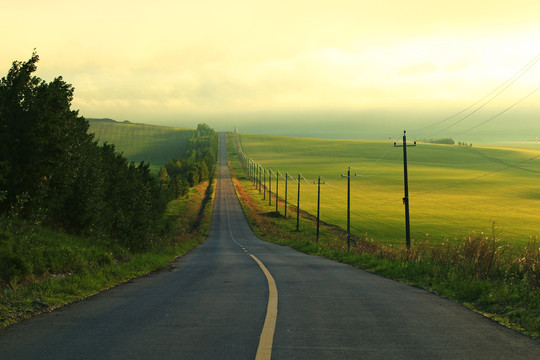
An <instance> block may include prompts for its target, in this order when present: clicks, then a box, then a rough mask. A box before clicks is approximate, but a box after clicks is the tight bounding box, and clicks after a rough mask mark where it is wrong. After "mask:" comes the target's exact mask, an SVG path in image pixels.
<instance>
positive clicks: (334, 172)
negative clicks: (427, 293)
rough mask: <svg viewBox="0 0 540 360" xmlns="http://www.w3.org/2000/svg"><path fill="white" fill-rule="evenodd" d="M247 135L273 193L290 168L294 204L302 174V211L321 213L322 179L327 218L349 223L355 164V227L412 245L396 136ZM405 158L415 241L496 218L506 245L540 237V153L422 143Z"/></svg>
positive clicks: (488, 226)
mask: <svg viewBox="0 0 540 360" xmlns="http://www.w3.org/2000/svg"><path fill="white" fill-rule="evenodd" d="M240 141H241V145H242V150H243V152H244V154H245V155H246V156H247V157H248V158H251V159H252V160H254V161H255V162H257V163H259V164H260V165H261V166H262V167H264V168H266V169H271V170H272V177H273V178H272V191H275V188H276V171H279V174H280V176H279V196H280V197H281V198H284V196H285V179H284V176H285V174H286V173H287V174H288V175H289V176H288V177H287V178H288V181H287V189H288V191H287V200H288V202H289V204H290V205H296V201H297V186H298V185H297V180H296V179H297V178H298V174H301V181H300V187H301V191H300V194H301V199H300V208H301V209H302V210H305V211H308V212H309V213H311V214H313V215H316V213H317V185H316V184H314V182H316V181H317V180H318V177H319V176H321V182H323V183H324V184H322V185H321V200H320V208H321V210H320V212H321V220H322V221H325V222H327V223H331V224H336V225H338V226H340V227H342V228H344V229H346V221H347V217H346V214H347V179H346V178H344V177H342V174H343V175H346V174H347V170H348V167H351V175H353V176H354V175H356V176H354V177H352V178H351V232H352V233H353V234H355V235H363V234H367V237H368V238H373V239H375V240H378V241H381V242H384V243H387V244H396V245H402V244H404V239H405V225H404V222H405V220H404V217H405V216H404V205H403V202H402V199H403V195H404V193H403V191H404V190H403V149H402V148H395V147H394V140H388V141H349V140H321V139H306V138H291V137H274V136H260V135H241V136H240ZM399 144H400V141H399V142H398V145H399ZM407 157H408V165H409V166H408V172H409V198H410V219H411V237H412V240H413V243H414V242H415V241H416V242H419V241H429V242H432V243H435V244H436V243H440V242H442V241H444V240H446V239H448V240H450V241H451V240H453V239H456V238H463V237H465V236H467V235H468V234H470V233H472V232H473V231H474V232H477V233H478V232H486V233H491V231H492V228H493V226H492V225H493V224H495V226H496V228H497V229H496V231H497V235H498V236H499V237H500V238H501V239H502V241H501V242H502V243H513V244H516V245H525V244H527V242H528V241H530V239H531V236H536V235H538V234H540V213H539V211H538V210H539V209H540V150H538V149H534V148H521V149H517V148H516V149H510V148H502V147H497V148H495V147H476V146H475V147H468V146H459V145H437V144H426V143H419V144H417V146H416V147H408V148H407ZM293 178H294V179H293ZM266 181H267V182H266V184H267V185H268V180H266ZM253 190H255V189H254V188H253ZM261 196H262V195H261ZM267 198H268V197H267ZM272 201H274V199H273V200H272ZM280 212H281V213H282V214H283V205H281V206H280ZM288 216H294V214H292V213H291V212H290V213H289V214H288Z"/></svg>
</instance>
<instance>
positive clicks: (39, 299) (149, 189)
mask: <svg viewBox="0 0 540 360" xmlns="http://www.w3.org/2000/svg"><path fill="white" fill-rule="evenodd" d="M38 60H39V58H38V56H37V55H36V54H33V55H32V57H31V59H30V60H28V61H27V62H14V63H13V67H12V68H11V70H10V71H9V73H8V75H7V76H6V77H4V78H2V79H1V80H0V329H1V328H2V327H4V326H6V325H9V324H11V323H14V322H16V321H18V320H20V319H23V318H26V317H30V316H33V315H35V314H37V313H40V312H44V311H49V310H51V309H54V308H56V307H58V306H61V305H64V304H67V303H69V302H72V301H75V300H79V299H82V298H84V297H87V296H89V295H92V294H94V293H96V292H99V291H101V290H103V289H105V288H108V287H111V286H114V285H116V284H118V283H120V282H123V281H126V280H128V279H131V278H133V277H136V276H139V275H142V274H146V273H148V272H150V271H153V270H157V269H160V268H163V267H165V266H166V265H167V264H169V263H170V261H172V260H173V259H174V258H175V257H177V256H179V255H181V254H183V253H185V252H186V251H188V250H189V249H191V248H192V247H193V246H195V245H196V244H198V243H200V242H201V241H202V240H204V238H205V235H206V233H207V231H208V227H209V221H210V213H211V203H212V196H213V189H214V185H213V178H214V167H215V162H216V159H217V157H216V154H217V135H216V133H215V132H214V131H213V130H212V129H210V128H209V127H208V126H207V125H205V124H201V125H199V126H198V128H197V129H196V130H191V131H190V135H191V136H190V138H189V139H188V140H186V141H185V142H184V143H183V144H179V145H178V147H179V148H180V150H179V149H176V151H175V150H174V149H171V157H173V156H176V157H177V158H178V159H179V160H175V161H179V162H181V163H182V164H183V165H184V167H183V168H182V170H183V171H184V172H182V173H181V174H180V173H179V174H178V176H179V179H180V180H179V181H181V180H182V179H183V178H182V176H185V177H186V178H187V177H188V176H190V177H189V179H188V180H190V181H189V182H188V186H187V187H186V188H185V189H184V190H183V191H182V193H181V194H180V193H179V192H178V191H176V188H175V186H174V184H175V181H176V180H175V179H176V178H175V177H171V178H167V179H158V177H157V176H156V175H154V174H153V173H152V172H151V171H150V165H149V164H148V163H145V162H141V163H139V164H135V163H133V162H129V161H128V160H127V159H126V158H124V157H123V156H122V154H120V153H118V152H117V151H116V149H115V146H114V145H111V144H109V143H106V142H103V141H102V142H101V143H99V142H98V141H96V140H95V138H94V135H93V134H92V133H91V132H89V131H88V130H89V124H88V122H87V121H86V120H85V119H84V118H83V117H80V116H79V115H78V113H77V111H73V110H71V109H70V107H71V100H72V98H73V87H72V86H71V85H69V84H67V83H65V82H64V81H63V80H62V78H61V77H58V78H56V79H55V80H54V81H52V82H50V83H47V82H46V81H44V80H41V79H40V78H37V77H35V76H33V75H32V74H33V73H34V72H35V71H36V64H37V62H38ZM137 140H138V139H134V141H137ZM141 156H143V157H144V154H143V155H141ZM211 159H212V161H211ZM162 165H164V164H162ZM203 167H204V169H203ZM201 173H204V176H201ZM195 174H196V175H195ZM171 184H173V185H171Z"/></svg>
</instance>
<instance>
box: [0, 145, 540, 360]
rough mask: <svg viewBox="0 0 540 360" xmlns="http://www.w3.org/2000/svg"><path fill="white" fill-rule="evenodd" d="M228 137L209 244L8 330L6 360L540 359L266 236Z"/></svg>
mask: <svg viewBox="0 0 540 360" xmlns="http://www.w3.org/2000/svg"><path fill="white" fill-rule="evenodd" d="M221 144H222V147H221V150H222V151H221V154H220V167H219V172H218V185H217V193H216V200H215V204H214V213H213V218H212V226H211V230H210V235H209V237H208V239H207V241H206V242H205V243H204V244H202V245H200V246H198V247H197V248H195V249H194V250H193V251H191V252H190V253H189V254H187V255H185V256H183V257H181V258H179V259H178V260H176V261H175V262H174V264H173V265H174V268H173V269H172V271H165V272H161V273H157V274H152V275H149V276H145V277H142V278H140V279H136V280H134V281H131V282H129V283H126V284H123V285H121V286H118V287H115V288H113V289H111V290H109V291H105V292H103V293H100V294H98V295H95V296H93V297H91V298H89V299H87V300H85V301H81V302H78V303H75V304H73V305H70V306H66V307H64V308H62V309H60V310H58V311H54V312H52V313H50V314H46V315H43V316H41V317H38V318H35V319H32V320H28V321H24V322H22V323H19V324H17V325H15V326H12V327H10V328H8V329H7V330H5V331H4V332H3V333H1V334H0V359H255V357H256V356H258V358H260V359H264V358H265V357H268V356H270V355H271V357H272V359H540V343H539V342H537V341H535V340H532V339H530V338H528V337H526V336H523V335H521V334H519V333H517V332H515V331H513V330H509V329H507V328H505V327H503V326H501V325H498V324H497V323H495V322H493V321H491V320H489V319H487V318H485V317H483V316H481V315H479V314H476V313H474V312H471V311H469V310H468V309H466V308H465V307H463V306H461V305H459V304H456V303H454V302H452V301H449V300H446V299H442V298H440V297H438V296H436V295H434V294H431V293H429V292H427V291H423V290H420V289H417V288H414V287H411V286H407V285H403V284H400V283H397V282H395V281H392V280H388V279H385V278H381V277H378V276H375V275H372V274H369V273H367V272H364V271H361V270H358V269H355V268H353V267H351V266H347V265H343V264H339V263H335V262H332V261H329V260H326V259H322V258H319V257H314V256H308V255H305V254H302V253H299V252H297V251H295V250H292V249H289V248H286V247H282V246H277V245H274V244H269V243H266V242H263V241H261V240H259V239H257V238H256V237H255V235H254V234H253V233H252V232H251V230H250V228H249V226H248V224H247V222H246V220H245V217H244V215H243V213H242V211H241V208H240V206H239V203H238V199H237V198H236V195H235V193H234V189H233V186H232V182H231V181H230V178H229V174H228V170H227V167H226V161H225V160H226V159H225V152H224V147H223V145H224V141H222V142H221ZM273 282H275V288H273V286H272V283H273ZM276 304H277V307H276V306H275V305H276ZM261 338H262V339H263V340H262V341H260V339H261Z"/></svg>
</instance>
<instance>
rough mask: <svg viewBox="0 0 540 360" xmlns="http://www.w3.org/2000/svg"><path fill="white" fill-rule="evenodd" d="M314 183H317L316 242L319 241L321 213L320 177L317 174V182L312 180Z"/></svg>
mask: <svg viewBox="0 0 540 360" xmlns="http://www.w3.org/2000/svg"><path fill="white" fill-rule="evenodd" d="M313 183H314V184H317V242H319V222H320V219H321V217H320V214H321V184H324V183H321V177H320V176H319V181H318V182H315V181H314V182H313Z"/></svg>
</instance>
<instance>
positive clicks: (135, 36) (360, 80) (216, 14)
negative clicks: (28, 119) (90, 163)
mask: <svg viewBox="0 0 540 360" xmlns="http://www.w3.org/2000/svg"><path fill="white" fill-rule="evenodd" d="M0 10H1V14H2V21H0V31H1V34H2V36H1V44H2V46H1V48H2V50H1V51H0V70H1V76H5V74H6V73H7V71H8V69H9V67H10V66H11V62H12V61H14V60H27V59H28V58H29V57H30V56H31V53H32V51H33V49H34V48H36V49H37V52H38V54H39V56H40V58H41V61H40V63H39V65H38V69H39V70H38V75H39V76H40V77H42V78H43V79H45V80H48V81H50V80H52V79H53V78H54V77H55V76H58V75H62V76H63V77H64V79H65V80H66V81H67V82H69V83H71V84H73V86H74V87H75V89H76V91H75V100H74V102H73V107H74V108H75V109H80V112H81V115H83V116H86V117H112V118H115V119H119V120H123V119H129V120H132V121H145V122H150V123H152V122H159V121H160V119H171V118H175V117H178V116H179V115H181V114H186V113H191V114H206V113H220V112H229V113H230V112H233V113H234V112H245V111H275V110H317V109H345V110H365V109H373V108H400V107H404V106H414V107H422V106H427V107H430V108H433V107H436V106H442V107H446V108H452V107H453V106H455V107H456V109H458V108H459V106H462V105H469V104H470V103H472V102H474V101H476V100H478V99H479V98H481V97H482V96H483V95H485V94H486V93H488V92H489V91H491V90H493V89H494V88H495V87H497V86H498V85H499V84H500V83H502V82H503V81H504V80H506V79H507V78H509V77H510V76H512V75H513V74H514V73H516V72H517V71H518V70H519V69H520V68H522V67H523V66H524V65H526V64H527V63H528V62H529V61H531V60H532V59H534V58H535V56H536V55H538V54H539V53H540V1H538V0H525V1H524V0H514V1H508V0H504V1H477V0H466V1H462V0H453V1H434V0H427V1H421V0H407V1H403V0H378V1H373V0H370V1H360V0H333V1H318V0H288V1H279V0H273V1H266V0H258V1H254V0H249V1H248V0H227V1H217V0H197V1H182V0H154V1H148V0H145V1H138V0H129V1H118V0H107V1H102V0H93V1H84V2H83V1H76V0H66V1H64V0H48V1H42V0H27V1H25V2H24V3H21V2H16V1H9V2H7V1H4V2H3V3H2V5H0ZM538 86H540V64H539V65H537V66H535V67H533V68H532V69H531V70H530V71H529V72H528V73H527V74H525V75H524V76H523V77H522V78H521V79H519V81H517V82H516V83H515V84H514V85H513V86H512V87H511V88H510V89H508V91H507V92H505V94H504V95H505V96H501V98H500V99H499V100H498V106H502V107H504V106H507V105H508V104H511V103H512V102H514V101H516V100H518V99H520V98H522V97H523V96H525V95H526V94H527V93H529V92H531V91H532V90H533V89H534V88H536V87H538ZM539 101H540V91H539V92H538V94H535V95H533V96H531V97H530V98H529V99H527V101H524V102H523V103H522V104H520V106H522V107H527V106H529V107H532V106H536V109H538V105H537V104H538V103H539ZM535 104H536V105H535Z"/></svg>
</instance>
